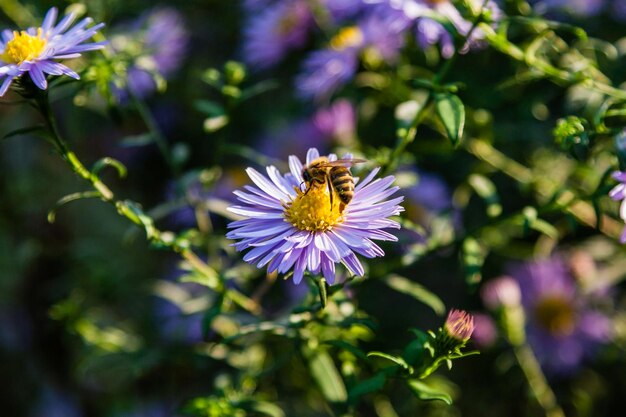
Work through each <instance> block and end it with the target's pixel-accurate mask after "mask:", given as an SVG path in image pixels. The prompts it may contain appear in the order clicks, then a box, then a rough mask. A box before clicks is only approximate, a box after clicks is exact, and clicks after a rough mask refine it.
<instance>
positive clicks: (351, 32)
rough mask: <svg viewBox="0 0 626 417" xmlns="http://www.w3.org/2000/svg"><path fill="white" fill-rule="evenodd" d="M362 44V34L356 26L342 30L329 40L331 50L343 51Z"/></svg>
mask: <svg viewBox="0 0 626 417" xmlns="http://www.w3.org/2000/svg"><path fill="white" fill-rule="evenodd" d="M362 43H363V32H361V29H359V28H358V27H356V26H349V27H346V28H343V29H341V30H340V31H339V33H337V34H336V35H335V36H333V38H332V39H331V40H330V46H331V47H332V48H333V49H336V50H338V51H341V50H343V49H347V48H351V47H355V46H359V45H361V44H362Z"/></svg>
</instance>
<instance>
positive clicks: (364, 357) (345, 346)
mask: <svg viewBox="0 0 626 417" xmlns="http://www.w3.org/2000/svg"><path fill="white" fill-rule="evenodd" d="M324 343H325V344H327V345H331V346H334V347H336V348H339V349H343V350H347V351H348V352H350V353H352V354H353V355H354V356H356V357H357V358H359V359H361V360H363V361H365V362H369V360H370V359H369V358H368V357H367V355H366V354H365V352H363V351H362V350H361V349H359V348H358V347H356V346H354V345H351V344H350V343H348V342H346V341H345V340H327V341H325V342H324Z"/></svg>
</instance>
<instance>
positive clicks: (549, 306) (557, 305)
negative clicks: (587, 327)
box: [534, 296, 576, 336]
mask: <svg viewBox="0 0 626 417" xmlns="http://www.w3.org/2000/svg"><path fill="white" fill-rule="evenodd" d="M571 304H572V303H571V302H568V300H565V299H563V298H561V297H558V296H550V297H548V296H545V297H543V298H542V299H541V300H540V301H538V302H537V304H536V305H535V308H534V314H535V318H536V319H537V322H538V323H539V324H540V325H541V326H542V327H543V328H544V329H546V330H547V331H548V332H550V333H552V334H553V335H556V336H567V335H569V334H571V333H572V332H573V331H574V328H575V323H576V320H575V313H574V309H573V307H572V305H571Z"/></svg>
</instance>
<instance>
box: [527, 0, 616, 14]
mask: <svg viewBox="0 0 626 417" xmlns="http://www.w3.org/2000/svg"><path fill="white" fill-rule="evenodd" d="M530 3H531V4H532V5H533V8H534V9H535V11H536V12H537V13H547V12H554V11H556V12H563V13H567V14H571V15H574V16H580V17H592V16H595V15H597V14H599V13H600V12H601V11H602V9H603V8H604V7H605V0H531V1H530Z"/></svg>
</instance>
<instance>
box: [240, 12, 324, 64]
mask: <svg viewBox="0 0 626 417" xmlns="http://www.w3.org/2000/svg"><path fill="white" fill-rule="evenodd" d="M314 23H315V22H314V20H313V15H312V13H311V8H310V6H309V4H308V2H307V1H303V0H293V1H284V2H280V3H276V4H272V5H270V6H268V7H266V8H265V9H264V10H263V11H260V12H255V13H254V14H251V17H250V19H249V21H248V24H247V27H246V30H245V32H244V44H243V56H244V61H245V62H247V63H248V64H251V65H253V66H255V67H256V68H259V69H265V68H269V67H271V66H273V65H275V64H277V63H278V62H279V61H280V60H281V59H282V58H283V57H284V56H285V54H286V53H287V52H289V51H291V50H293V49H298V48H301V47H303V46H304V45H305V44H306V42H307V40H308V36H309V32H310V31H311V29H312V28H313V25H314Z"/></svg>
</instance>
